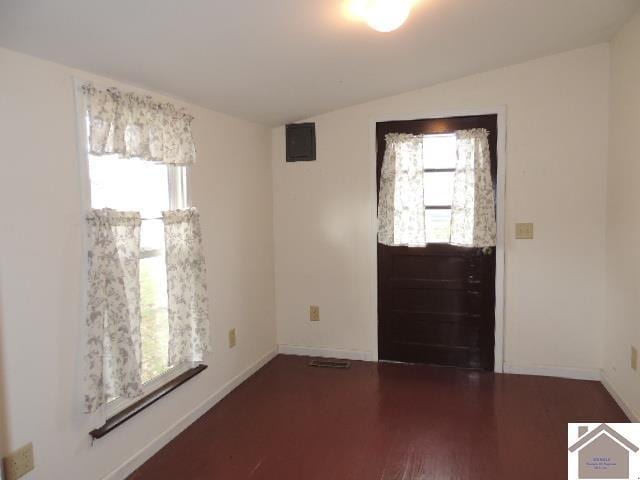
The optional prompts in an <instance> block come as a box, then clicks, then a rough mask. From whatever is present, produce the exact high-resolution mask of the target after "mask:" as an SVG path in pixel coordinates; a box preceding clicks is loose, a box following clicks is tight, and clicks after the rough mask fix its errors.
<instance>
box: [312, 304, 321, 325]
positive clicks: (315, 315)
mask: <svg viewBox="0 0 640 480" xmlns="http://www.w3.org/2000/svg"><path fill="white" fill-rule="evenodd" d="M309 320H311V321H312V322H319V321H320V307H319V306H317V305H311V307H309Z"/></svg>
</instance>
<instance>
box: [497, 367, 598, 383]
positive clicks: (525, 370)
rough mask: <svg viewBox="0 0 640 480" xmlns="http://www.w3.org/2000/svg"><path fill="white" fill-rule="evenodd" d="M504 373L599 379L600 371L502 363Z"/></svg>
mask: <svg viewBox="0 0 640 480" xmlns="http://www.w3.org/2000/svg"><path fill="white" fill-rule="evenodd" d="M504 373H514V374H518V375H539V376H541V377H558V378H571V379H574V380H600V371H599V370H591V369H587V368H571V367H554V366H547V365H545V366H541V365H527V366H523V365H513V364H510V363H505V364H504Z"/></svg>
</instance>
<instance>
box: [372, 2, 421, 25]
mask: <svg viewBox="0 0 640 480" xmlns="http://www.w3.org/2000/svg"><path fill="white" fill-rule="evenodd" d="M410 12H411V2H410V1H409V0H369V1H368V2H367V5H366V7H365V12H364V19H365V21H366V22H367V24H368V25H369V26H370V27H371V28H373V29H374V30H377V31H378V32H385V33H386V32H392V31H394V30H396V29H397V28H399V27H400V26H401V25H402V24H403V23H404V22H405V21H406V20H407V18H408V17H409V13H410Z"/></svg>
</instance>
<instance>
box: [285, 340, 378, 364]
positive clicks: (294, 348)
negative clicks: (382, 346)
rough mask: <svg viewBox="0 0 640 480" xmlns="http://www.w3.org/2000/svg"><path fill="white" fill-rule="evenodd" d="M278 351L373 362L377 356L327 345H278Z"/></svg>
mask: <svg viewBox="0 0 640 480" xmlns="http://www.w3.org/2000/svg"><path fill="white" fill-rule="evenodd" d="M278 352H279V353H282V354H284V355H301V356H305V357H322V358H344V359H346V360H364V361H366V362H375V361H377V360H378V358H377V357H378V356H377V354H375V353H372V352H365V351H362V350H340V349H334V348H328V347H303V346H300V345H282V344H281V345H278Z"/></svg>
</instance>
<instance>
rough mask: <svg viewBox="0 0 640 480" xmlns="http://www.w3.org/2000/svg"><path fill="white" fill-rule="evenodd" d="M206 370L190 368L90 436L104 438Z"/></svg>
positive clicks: (115, 416) (93, 431)
mask: <svg viewBox="0 0 640 480" xmlns="http://www.w3.org/2000/svg"><path fill="white" fill-rule="evenodd" d="M206 368H207V366H206V365H198V366H197V367H193V368H190V369H189V370H187V371H186V372H184V373H182V374H180V375H178V376H177V377H176V378H174V379H172V380H170V381H168V382H167V383H165V384H164V385H161V386H160V387H158V388H156V389H155V390H153V391H152V392H150V393H148V394H147V395H145V396H144V397H142V398H141V399H140V400H138V401H137V402H135V403H132V404H131V405H129V406H128V407H127V408H125V409H124V410H122V411H120V412H118V413H116V414H115V415H113V416H112V417H109V418H108V419H107V421H106V422H105V424H104V425H102V426H101V427H99V428H96V429H95V430H92V431H90V432H89V435H90V436H91V437H92V438H93V439H98V438H102V437H104V436H105V435H106V434H107V433H109V432H111V431H112V430H114V429H116V428H118V427H119V426H120V425H122V424H123V423H124V422H126V421H127V420H129V419H130V418H133V417H134V416H136V415H137V414H138V413H140V412H142V411H143V410H145V409H146V408H147V407H149V406H151V405H153V404H154V403H155V402H157V401H158V400H160V399H161V398H162V397H164V396H166V395H168V394H169V393H171V392H173V391H174V390H175V389H176V388H178V387H179V386H180V385H182V384H183V383H186V382H188V381H189V380H191V379H192V378H193V377H195V376H196V375H198V374H199V373H200V372H202V371H204V370H206Z"/></svg>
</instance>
